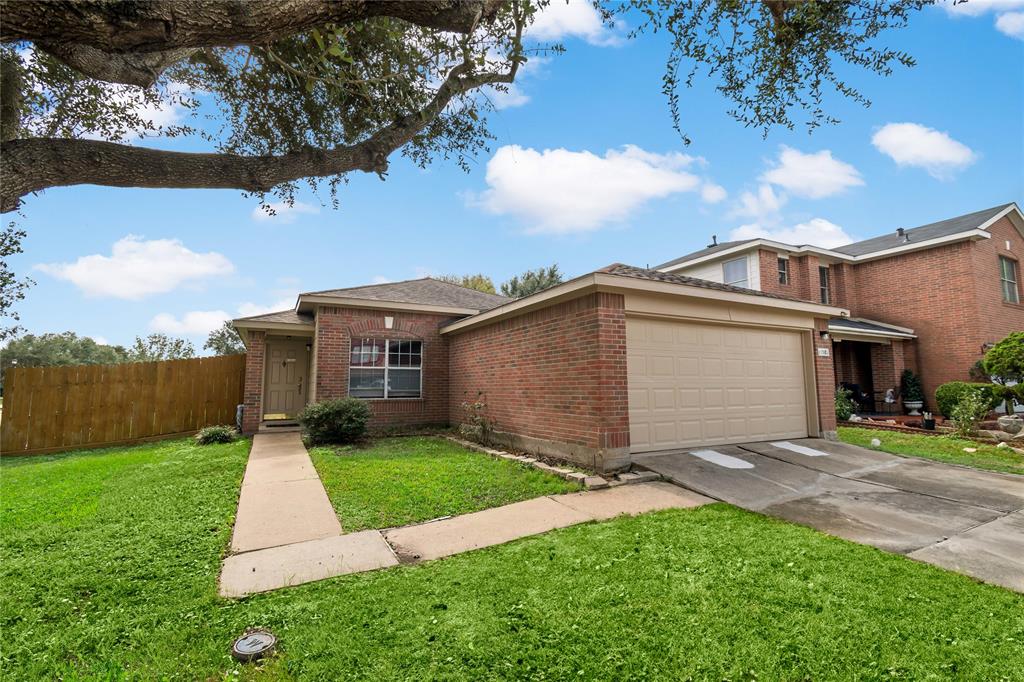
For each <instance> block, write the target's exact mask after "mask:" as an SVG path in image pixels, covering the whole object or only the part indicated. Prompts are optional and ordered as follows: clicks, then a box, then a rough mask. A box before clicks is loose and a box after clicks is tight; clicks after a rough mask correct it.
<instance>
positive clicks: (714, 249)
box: [653, 239, 757, 270]
mask: <svg viewBox="0 0 1024 682" xmlns="http://www.w3.org/2000/svg"><path fill="white" fill-rule="evenodd" d="M755 241H757V240H756V239H737V240H734V241H731V242H721V243H718V244H715V245H714V246H709V247H707V248H706V249H701V250H700V251H694V252H693V253H688V254H686V255H685V256H680V257H679V258H676V259H674V260H670V261H668V262H667V263H662V264H661V265H655V266H654V268H653V269H654V270H661V269H662V268H670V267H672V266H673V265H681V264H682V263H686V262H689V261H691V260H697V259H698V258H703V257H704V256H710V255H712V254H716V253H718V252H719V251H725V250H726V249H731V248H733V247H736V246H740V245H741V244H750V243H753V242H755Z"/></svg>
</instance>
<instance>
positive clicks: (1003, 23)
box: [996, 12, 1024, 40]
mask: <svg viewBox="0 0 1024 682" xmlns="http://www.w3.org/2000/svg"><path fill="white" fill-rule="evenodd" d="M996 28H997V29H999V31H1000V32H1001V33H1005V34H1006V35H1008V36H1010V37H1011V38H1020V39H1022V40H1024V12H1007V13H1006V14H1000V15H999V18H998V19H996Z"/></svg>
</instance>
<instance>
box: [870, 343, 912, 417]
mask: <svg viewBox="0 0 1024 682" xmlns="http://www.w3.org/2000/svg"><path fill="white" fill-rule="evenodd" d="M903 351H904V346H903V341H896V340H894V341H892V342H891V343H890V344H889V345H887V346H886V345H882V344H878V343H873V344H871V378H872V383H873V384H874V387H875V404H876V405H882V404H884V398H885V392H886V390H887V389H890V388H895V389H897V390H899V387H900V375H901V374H903V370H904V369H906V366H907V365H906V359H905V357H904V352H903Z"/></svg>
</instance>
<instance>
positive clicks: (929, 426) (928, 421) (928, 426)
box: [924, 417, 935, 431]
mask: <svg viewBox="0 0 1024 682" xmlns="http://www.w3.org/2000/svg"><path fill="white" fill-rule="evenodd" d="M924 429H925V431H934V430H935V417H930V418H928V417H926V418H925V419H924Z"/></svg>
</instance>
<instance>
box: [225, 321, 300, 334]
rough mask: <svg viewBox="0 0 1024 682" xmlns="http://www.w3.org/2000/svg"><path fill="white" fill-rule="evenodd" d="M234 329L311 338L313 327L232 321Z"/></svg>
mask: <svg viewBox="0 0 1024 682" xmlns="http://www.w3.org/2000/svg"><path fill="white" fill-rule="evenodd" d="M231 326H232V327H234V328H235V329H255V330H256V331H263V330H269V331H284V332H289V333H290V334H293V335H295V336H313V331H314V329H315V327H314V326H313V325H312V324H298V323H292V322H260V321H258V320H232V321H231Z"/></svg>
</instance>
